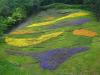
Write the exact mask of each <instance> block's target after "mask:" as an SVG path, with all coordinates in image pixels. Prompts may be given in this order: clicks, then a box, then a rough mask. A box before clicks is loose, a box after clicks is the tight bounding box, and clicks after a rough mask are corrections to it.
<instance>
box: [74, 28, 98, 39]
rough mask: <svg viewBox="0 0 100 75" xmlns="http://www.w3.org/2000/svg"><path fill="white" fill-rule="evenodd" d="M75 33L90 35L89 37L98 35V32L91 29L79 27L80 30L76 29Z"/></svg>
mask: <svg viewBox="0 0 100 75" xmlns="http://www.w3.org/2000/svg"><path fill="white" fill-rule="evenodd" d="M73 34H74V35H78V36H88V37H94V36H96V35H97V33H96V32H93V31H90V30H86V29H78V30H74V31H73Z"/></svg>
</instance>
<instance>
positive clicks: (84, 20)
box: [48, 18, 90, 29]
mask: <svg viewBox="0 0 100 75" xmlns="http://www.w3.org/2000/svg"><path fill="white" fill-rule="evenodd" d="M89 21H90V19H87V18H84V19H80V20H74V21H71V22H67V23H66V22H65V23H64V24H63V23H62V24H57V25H53V26H49V27H48V28H50V29H55V28H59V27H64V26H69V25H70V26H71V25H80V24H84V23H87V22H89Z"/></svg>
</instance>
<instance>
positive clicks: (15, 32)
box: [10, 30, 35, 34]
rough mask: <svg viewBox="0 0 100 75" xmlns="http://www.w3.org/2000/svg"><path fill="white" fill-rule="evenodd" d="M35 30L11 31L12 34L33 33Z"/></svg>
mask: <svg viewBox="0 0 100 75" xmlns="http://www.w3.org/2000/svg"><path fill="white" fill-rule="evenodd" d="M33 32H35V31H32V30H30V31H29V30H28V31H27V30H19V31H14V32H11V33H10V34H31V33H33Z"/></svg>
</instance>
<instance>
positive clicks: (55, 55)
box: [38, 47, 88, 70]
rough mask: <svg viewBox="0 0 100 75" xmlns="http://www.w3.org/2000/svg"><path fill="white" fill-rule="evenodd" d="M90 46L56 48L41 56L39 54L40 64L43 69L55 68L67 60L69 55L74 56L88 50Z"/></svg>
mask: <svg viewBox="0 0 100 75" xmlns="http://www.w3.org/2000/svg"><path fill="white" fill-rule="evenodd" d="M87 49H88V48H86V47H80V48H72V49H66V48H62V49H54V50H51V51H48V52H46V53H43V54H42V55H41V56H38V59H39V62H40V66H41V68H43V69H48V70H55V69H56V68H57V67H58V66H59V65H60V64H62V63H63V62H64V61H66V60H67V59H68V58H69V57H71V56H73V55H74V54H76V53H79V52H83V51H87Z"/></svg>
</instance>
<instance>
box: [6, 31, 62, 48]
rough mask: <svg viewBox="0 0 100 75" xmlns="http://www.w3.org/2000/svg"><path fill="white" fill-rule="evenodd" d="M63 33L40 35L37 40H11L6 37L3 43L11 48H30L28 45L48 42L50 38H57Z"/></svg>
mask: <svg viewBox="0 0 100 75" xmlns="http://www.w3.org/2000/svg"><path fill="white" fill-rule="evenodd" d="M62 33H63V32H55V33H51V34H46V35H42V36H40V37H38V38H11V37H6V38H5V42H6V43H7V44H9V45H12V46H18V47H24V46H30V45H36V44H39V43H42V42H44V41H46V40H49V39H51V38H54V37H57V36H59V35H61V34H62Z"/></svg>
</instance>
